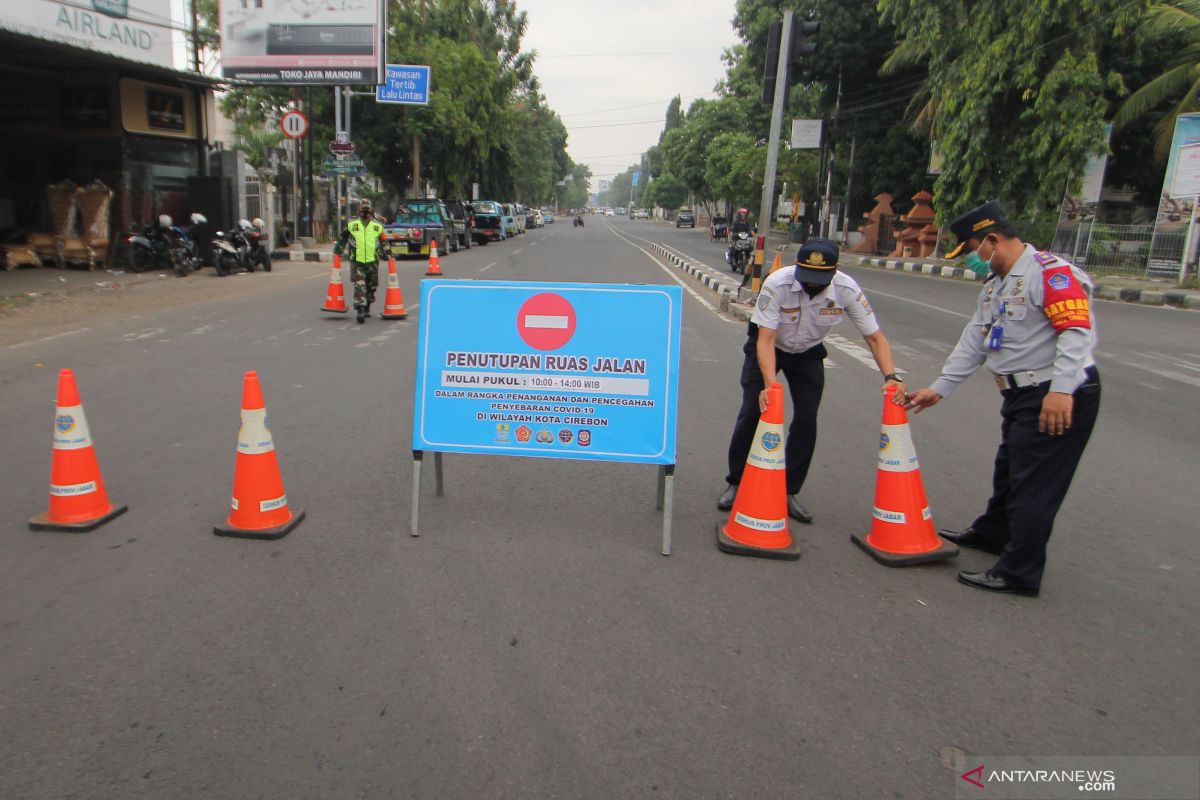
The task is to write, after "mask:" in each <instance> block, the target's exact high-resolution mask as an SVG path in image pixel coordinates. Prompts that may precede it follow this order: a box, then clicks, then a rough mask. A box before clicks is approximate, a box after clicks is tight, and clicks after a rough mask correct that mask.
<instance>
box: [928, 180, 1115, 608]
mask: <svg viewBox="0 0 1200 800" xmlns="http://www.w3.org/2000/svg"><path fill="white" fill-rule="evenodd" d="M950 231H951V232H952V233H953V234H954V235H955V236H957V237H958V246H957V247H956V248H954V250H952V251H951V252H949V253H947V254H946V255H947V257H949V258H954V257H956V256H958V255H959V254H960V253H962V252H964V251H966V252H967V253H968V255H967V261H968V266H970V267H972V268H983V267H984V266H985V265H986V268H987V269H988V270H990V272H991V273H992V274H991V277H989V278H988V279H987V281H986V282H985V283H984V287H983V289H982V291H981V292H980V294H979V301H978V302H977V303H976V304H975V313H974V315H973V316H972V317H971V321H970V322H968V323H967V327H966V328H965V329H964V330H963V333H962V336H961V337H960V338H959V341H958V345H957V346H956V347H955V348H954V352H952V353H951V354H950V357H949V358H947V359H946V363H945V365H944V366H943V367H942V374H941V375H940V376H939V377H938V379H937V380H936V381H934V382H933V385H932V386H930V387H929V388H928V389H920V390H918V391H916V392H913V393H912V394H911V395H909V398H908V402H907V404H906V406H907V407H908V408H910V409H915V410H916V411H917V412H920V411H921V410H922V409H925V408H929V407H930V406H933V405H936V404H937V402H938V401H939V400H941V399H942V398H943V397H949V396H950V393H951V392H953V391H954V389H955V387H957V386H958V385H959V384H960V383H962V382H963V381H964V380H966V379H967V378H968V377H969V376H970V375H971V374H972V373H974V372H975V371H976V370H977V369H979V368H980V367H983V366H986V367H987V369H988V371H989V372H991V373H992V375H993V377H994V379H995V381H996V385H997V386H998V387H999V389H1000V394H1001V396H1002V397H1003V398H1004V399H1003V402H1002V404H1001V406H1000V416H1001V420H1002V421H1001V425H1000V447H999V449H998V450H997V451H996V462H995V467H994V471H993V474H992V496H991V499H989V500H988V504H987V509H986V510H985V511H984V513H983V514H982V515H980V516H979V517H978V518H977V519H976V520H975V522H973V523H972V524H971V526H970V527H969V528H967V529H965V530H962V531H940V533H941V534H942V536H943V537H944V538H946V539H949V540H950V541H952V542H955V543H956V544H958V545H960V546H962V547H973V548H977V549H979V550H984V551H986V552H989V553H992V554H994V555H999V556H1000V558H999V560H998V561H997V562H996V564H995V565H994V566H993V567H992V568H991V569H989V570H987V571H985V572H960V573H959V574H958V579H959V580H960V581H962V582H963V583H965V584H967V585H969V586H974V587H976V588H979V589H985V590H987V591H992V592H1006V593H1015V594H1025V595H1036V594H1037V593H1038V590H1039V588H1040V586H1041V582H1042V573H1043V571H1044V569H1045V566H1046V542H1047V540H1049V538H1050V532H1051V530H1052V529H1053V527H1054V517H1055V515H1057V514H1058V509H1059V507H1060V506H1061V505H1062V502H1063V498H1065V497H1066V494H1067V489H1068V488H1070V486H1071V479H1072V478H1073V477H1074V475H1075V468H1076V467H1077V466H1078V465H1079V459H1080V457H1081V456H1082V455H1083V450H1084V448H1085V447H1086V446H1087V443H1088V439H1089V438H1091V435H1092V429H1093V428H1094V427H1095V425H1096V417H1097V414H1098V413H1099V410H1100V375H1099V373H1098V372H1097V370H1096V362H1095V360H1094V358H1093V355H1092V353H1093V351H1094V349H1095V347H1096V319H1095V316H1094V310H1093V309H1092V306H1091V295H1092V281H1091V279H1090V278H1089V277H1088V275H1087V273H1085V272H1084V271H1083V270H1081V269H1079V268H1078V267H1076V266H1074V265H1073V264H1069V263H1067V262H1066V261H1063V260H1062V259H1060V258H1058V257H1057V256H1055V255H1053V254H1051V253H1040V252H1038V251H1037V250H1036V249H1034V247H1033V246H1032V245H1028V244H1025V243H1024V242H1022V241H1021V240H1020V238H1018V236H1017V234H1016V232H1015V231H1014V230H1013V228H1012V226H1011V225H1010V224H1009V223H1008V221H1007V220H1006V219H1005V217H1004V210H1003V209H1002V208H1001V207H1000V204H999V203H996V202H989V203H985V204H983V205H981V206H979V207H978V208H975V209H972V210H971V211H969V212H967V213H966V214H964V215H962V216H961V217H959V218H958V219H956V220H954V222H953V223H951V225H950Z"/></svg>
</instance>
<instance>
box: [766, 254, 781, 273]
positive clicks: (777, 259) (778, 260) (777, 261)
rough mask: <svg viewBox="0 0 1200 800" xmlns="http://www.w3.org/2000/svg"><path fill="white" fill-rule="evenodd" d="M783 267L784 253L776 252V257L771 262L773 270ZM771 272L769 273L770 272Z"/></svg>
mask: <svg viewBox="0 0 1200 800" xmlns="http://www.w3.org/2000/svg"><path fill="white" fill-rule="evenodd" d="M782 267H783V254H782V253H776V254H775V259H774V260H773V261H772V262H771V272H774V271H775V270H777V269H780V268H782ZM768 274H769V273H768Z"/></svg>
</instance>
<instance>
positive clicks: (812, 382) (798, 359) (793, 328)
mask: <svg viewBox="0 0 1200 800" xmlns="http://www.w3.org/2000/svg"><path fill="white" fill-rule="evenodd" d="M837 262H838V248H837V245H836V244H834V243H833V242H832V241H830V240H829V239H825V238H821V237H818V238H814V239H809V240H808V242H806V243H805V244H804V245H802V246H801V247H800V251H799V252H798V253H797V254H796V266H795V268H794V269H779V270H776V271H775V272H773V273H771V275H770V276H769V277H768V278H767V279H766V281H764V282H763V285H762V290H761V291H760V292H759V294H758V304H757V307H756V308H755V309H754V314H753V316H752V317H751V318H750V327H749V337H748V339H747V341H746V344H745V346H744V347H743V348H742V352H744V353H745V354H746V359H745V361H744V362H743V364H742V406H741V408H740V409H739V410H738V415H737V422H735V423H734V426H733V436H732V437H731V438H730V440H729V474H728V475H727V476H726V478H725V481H726V483H727V484H728V486H727V487H726V488H725V491H724V493H723V494H722V495H721V497H720V498H719V499H718V500H717V507H718V508H720V509H721V510H723V511H727V510H729V509H730V508H732V507H733V501H734V498H735V497H736V496H737V486H738V483H740V482H741V480H742V471H743V470H744V469H745V467H746V457H747V456H748V455H749V454H750V445H751V443H752V441H753V439H754V431H755V430H756V429H757V427H758V420H759V416H760V415H761V414H762V412H763V411H765V410H766V407H767V389H766V387H767V386H769V385H770V384H771V383H772V382H773V381H774V380H775V378H776V375H777V374H778V373H779V372H780V371H781V370H782V371H783V375H784V377H785V378H787V384H788V391H789V392H791V395H792V424H791V425H790V426H789V427H788V438H787V446H786V447H785V449H784V455H785V458H786V461H787V493H788V504H787V505H788V516H790V517H792V518H793V519H796V520H798V521H800V522H812V515H811V514H809V513H808V509H806V508H805V507H804V506H802V505H801V504H800V502H799V500H798V498H797V495H798V494H799V492H800V489H801V488H802V487H803V486H804V479H805V478H806V477H807V476H808V467H809V464H810V463H811V462H812V456H813V449H814V448H815V447H816V444H817V409H818V408H819V407H820V405H821V394H822V392H823V391H824V389H825V365H824V359H825V356H826V355H827V354H828V353H827V351H826V350H825V345H824V339H825V335H826V334H828V333H829V332H830V331H831V330H833V327H834V326H835V325H837V324H838V323H839V322H841V321H842V318H843V317H849V318H850V320H851V321H852V322H853V323H854V327H856V328H858V332H859V333H860V334H862V337H863V339H865V340H866V342H867V346H868V347H869V348H870V349H871V355H873V356H874V357H875V363H876V364H877V365H878V366H879V371H880V372H882V373H883V376H884V380H885V381H886V382H885V384H884V386H885V387H886V386H887V384H889V383H894V384H897V385H898V386H899V395H900V396H903V395H904V391H905V386H904V383H903V381H901V380H900V378H899V376H897V375H896V367H895V364H894V363H893V362H892V348H891V346H890V345H889V344H888V340H887V338H886V337H885V336H884V335H883V331H881V330H880V329H879V323H877V322H876V321H875V314H874V313H873V312H872V311H871V304H870V303H869V302H867V298H866V296H865V295H864V294H863V292H862V289H860V288H859V286H858V284H857V283H856V282H855V281H854V279H853V278H851V277H850V276H849V275H846V274H845V273H843V272H839V271H838V269H837Z"/></svg>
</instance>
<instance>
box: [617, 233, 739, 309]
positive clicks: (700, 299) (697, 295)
mask: <svg viewBox="0 0 1200 800" xmlns="http://www.w3.org/2000/svg"><path fill="white" fill-rule="evenodd" d="M608 230H609V232H610V233H612V234H613V235H614V236H616V237H617V238H619V239H622V240H624V241H625V243H626V244H628V245H629V246H630V247H633V248H635V249H637V250H641V251H642V253H643V254H645V256H646V258H648V259H650V260H651V261H653V262H654V263H655V264H657V265H658V268H659V269H661V270H662V271H663V272H665V273H667V275H668V276H669V277H670V278H671V280H673V281H675V282H676V283H678V284H679V285H680V286H681V287H683V290H684V291H685V292H687V293H688V294H690V295H691V296H692V297H694V298H696V301H697V302H698V303H700V305H702V306H704V307H705V308H707V309H708V310H709V311H711V312H713V314H715V315H716V317H717V319H719V320H721V321H722V322H727V323H729V324H730V325H741V324H742V323H741V320H736V319H730V318H729V317H726V316H725V315H724V314H722V313H721V312H720V311H719V310H717V309H716V308H715V307H714V306H713V304H712V303H710V302H708V301H707V300H705V299H704V298H703V297H701V296H700V293H699V292H697V291H696V290H695V289H693V288H692V287H690V286H688V285H687V284H686V283H684V282H683V281H682V280H680V279H679V278H678V277H677V276H676V275H675V273H674V272H672V271H671V268H670V267H668V266H667V265H666V264H664V263H663V262H661V261H659V260H658V259H657V258H655V257H654V256H653V255H651V254H650V252H649V251H648V250H645V249H644V248H642V247H641V245H638V244H634V243H633V242H632V241H630V240H629V239H628V238H627V237H626V236H625V235H624V234H622V233H620V232H619V231H617V229H616V228H613V227H612V226H611V225H610V226H609V228H608ZM638 238H639V239H640V238H641V237H640V236H639V237H638ZM642 241H647V240H645V239H643V240H642Z"/></svg>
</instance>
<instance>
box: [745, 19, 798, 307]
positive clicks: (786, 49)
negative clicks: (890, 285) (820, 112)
mask: <svg viewBox="0 0 1200 800" xmlns="http://www.w3.org/2000/svg"><path fill="white" fill-rule="evenodd" d="M792 14H793V12H792V9H790V8H789V9H785V10H784V12H783V30H782V31H781V32H780V40H779V64H778V66H776V68H775V100H774V102H773V103H772V104H771V135H770V137H769V138H768V139H767V168H766V171H765V172H764V174H763V190H762V203H761V204H760V205H759V213H758V226H759V229H760V230H764V235H767V236H769V235H770V233H771V221H772V220H773V219H774V214H775V208H774V206H775V170H776V168H777V167H778V166H779V129H780V128H781V127H783V107H784V106H785V105H787V90H788V79H787V76H788V54H789V53H791V51H792ZM763 226H766V227H765V229H764V228H763ZM755 260H757V259H755ZM764 260H765V259H764ZM761 285H762V264H755V265H754V282H753V284H752V286H753V288H754V290H755V291H757V290H758V288H759V286H761Z"/></svg>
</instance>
